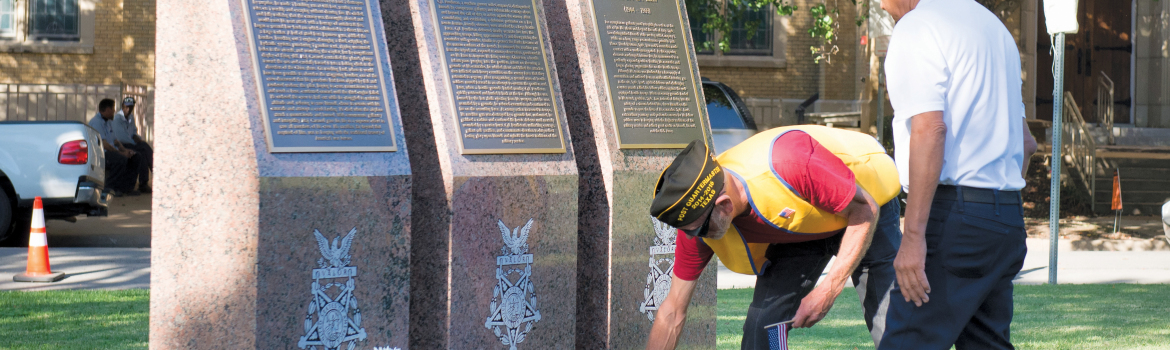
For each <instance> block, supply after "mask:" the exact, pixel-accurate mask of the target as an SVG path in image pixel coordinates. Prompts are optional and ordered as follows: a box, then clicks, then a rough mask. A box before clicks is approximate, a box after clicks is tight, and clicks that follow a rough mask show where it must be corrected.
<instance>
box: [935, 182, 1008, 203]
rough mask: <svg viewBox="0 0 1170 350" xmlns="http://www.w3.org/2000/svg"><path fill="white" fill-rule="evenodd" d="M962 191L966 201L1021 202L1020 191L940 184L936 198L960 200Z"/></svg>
mask: <svg viewBox="0 0 1170 350" xmlns="http://www.w3.org/2000/svg"><path fill="white" fill-rule="evenodd" d="M960 193H961V194H962V195H963V201H964V202H973V203H988V204H996V203H998V204H1019V203H1020V202H1021V201H1020V191H996V190H989V189H986V188H978V187H967V186H952V185H938V189H936V190H935V191H934V199H942V200H951V201H954V200H959V194H960ZM996 197H998V198H996Z"/></svg>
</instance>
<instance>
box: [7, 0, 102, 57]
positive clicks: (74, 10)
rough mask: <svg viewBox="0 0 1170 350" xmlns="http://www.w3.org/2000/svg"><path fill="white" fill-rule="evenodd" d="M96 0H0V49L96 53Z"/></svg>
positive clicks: (55, 52) (57, 52) (30, 51)
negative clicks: (94, 49) (94, 46)
mask: <svg viewBox="0 0 1170 350" xmlns="http://www.w3.org/2000/svg"><path fill="white" fill-rule="evenodd" d="M96 1H98V0H0V52H28V53H54V54H85V55H88V54H93V43H94V28H95V27H96V23H97V18H96V15H95V11H94V8H95V7H96V6H95V4H96ZM107 20H110V19H107Z"/></svg>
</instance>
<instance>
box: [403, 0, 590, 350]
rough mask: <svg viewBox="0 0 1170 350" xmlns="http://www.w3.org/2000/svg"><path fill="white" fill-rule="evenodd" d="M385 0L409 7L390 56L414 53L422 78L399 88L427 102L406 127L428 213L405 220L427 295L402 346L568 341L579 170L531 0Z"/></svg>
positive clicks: (547, 345)
mask: <svg viewBox="0 0 1170 350" xmlns="http://www.w3.org/2000/svg"><path fill="white" fill-rule="evenodd" d="M384 6H387V10H386V12H387V13H391V14H394V13H410V14H411V15H412V23H413V27H414V33H413V34H414V39H415V40H414V44H415V46H416V48H415V49H416V51H415V52H417V56H414V53H413V52H412V53H408V52H404V51H405V50H406V49H407V48H405V47H403V46H401V45H400V46H398V47H399V48H400V50H396V55H395V57H396V59H397V57H404V60H417V64H413V65H414V66H417V67H420V70H421V71H420V72H419V73H418V75H419V77H420V78H421V84H419V86H416V87H414V89H412V90H405V89H404V91H403V92H404V94H409V95H411V97H409V99H412V100H417V101H425V104H424V103H420V104H419V106H420V107H424V106H425V110H415V111H411V112H412V113H415V114H416V115H417V117H415V118H417V119H412V120H411V121H410V122H408V123H412V124H411V125H408V130H410V132H408V133H407V137H408V139H409V140H408V141H409V142H410V143H411V144H412V145H414V144H420V145H421V146H419V147H413V148H412V149H411V151H412V152H416V153H415V154H414V155H413V158H412V165H413V166H414V167H415V168H416V169H418V171H417V172H416V175H417V176H419V177H423V178H425V180H422V179H420V181H419V187H418V188H416V196H415V199H416V200H415V202H414V205H415V208H416V210H417V212H426V213H428V214H427V216H418V215H416V216H415V217H414V223H415V225H413V228H414V235H415V237H416V239H415V240H414V242H415V246H414V247H413V251H412V253H413V254H412V257H413V260H412V277H413V278H414V281H415V289H414V295H415V296H416V298H422V296H424V295H425V299H419V300H418V302H417V303H415V304H414V306H413V307H412V318H411V323H412V324H411V327H412V329H411V345H412V346H413V347H416V348H426V349H565V348H571V347H573V345H574V327H575V320H576V292H575V291H576V287H577V284H576V280H577V278H576V271H577V270H576V269H577V261H576V259H577V190H578V186H577V169H576V165H575V163H574V160H573V150H572V147H571V145H570V142H571V141H570V138H569V135H568V132H567V130H566V128H567V124H566V119H565V112H564V108H563V103H562V100H561V94H560V87H559V85H558V83H557V80H556V67H555V65H554V64H553V58H552V50H551V48H550V47H549V42H548V39H547V35H548V34H547V33H548V28H547V27H546V26H545V23H544V14H543V11H544V9H543V7H542V5H541V2H540V1H531V0H494V1H477V2H472V1H447V0H421V1H409V2H408V3H403V2H394V1H391V2H387V3H386V4H385V5H384ZM404 99H406V98H405V97H404ZM424 112H425V115H424ZM419 119H425V120H423V121H420V120H419ZM424 181H425V184H424ZM424 242H425V243H424ZM423 281H425V282H423Z"/></svg>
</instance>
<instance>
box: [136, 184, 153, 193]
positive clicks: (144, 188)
mask: <svg viewBox="0 0 1170 350" xmlns="http://www.w3.org/2000/svg"><path fill="white" fill-rule="evenodd" d="M138 192H142V193H150V186H140V187H138Z"/></svg>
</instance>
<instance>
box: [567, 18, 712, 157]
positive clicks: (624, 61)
mask: <svg viewBox="0 0 1170 350" xmlns="http://www.w3.org/2000/svg"><path fill="white" fill-rule="evenodd" d="M590 4H591V5H592V6H593V18H594V19H596V20H597V35H598V38H597V42H598V44H600V45H601V60H602V62H603V64H602V67H603V68H604V70H605V80H606V88H607V89H608V90H609V101H610V108H611V113H612V114H613V116H614V118H615V122H614V125H615V126H616V128H617V134H618V144H619V146H620V148H623V149H629V148H683V147H686V145H687V144H688V143H690V142H691V140H695V139H702V140H704V142H707V137H706V135H707V132H706V131H705V130H706V127H707V108H706V103H705V102H704V100H703V90H702V88H701V87H700V86H699V85H700V84H702V82H701V80H700V78H699V75H698V72H697V70H696V68H695V64H694V49H693V47H694V44H693V42H692V41H691V31H690V26H689V25H688V24H687V16H686V8H685V7H684V5H683V4H682V3H681V2H679V1H678V0H633V1H631V0H593V1H591V2H590ZM708 143H709V142H708Z"/></svg>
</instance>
